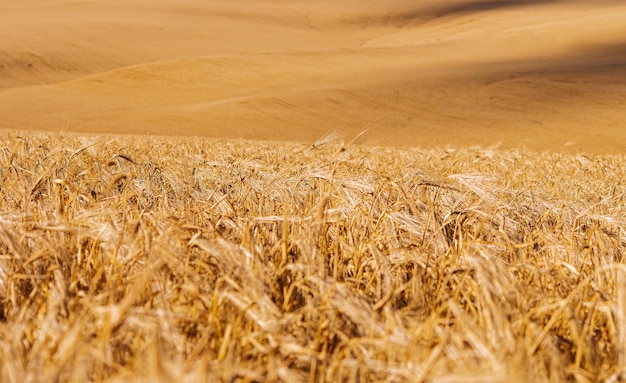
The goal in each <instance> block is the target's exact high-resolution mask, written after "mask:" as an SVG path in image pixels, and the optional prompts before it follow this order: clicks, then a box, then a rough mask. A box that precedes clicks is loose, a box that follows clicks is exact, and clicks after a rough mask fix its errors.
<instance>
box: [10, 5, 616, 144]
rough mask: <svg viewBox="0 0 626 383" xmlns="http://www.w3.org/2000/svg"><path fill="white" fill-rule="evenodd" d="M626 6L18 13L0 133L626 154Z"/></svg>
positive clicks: (17, 8)
mask: <svg viewBox="0 0 626 383" xmlns="http://www.w3.org/2000/svg"><path fill="white" fill-rule="evenodd" d="M625 19H626V4H624V3H623V2H621V1H616V0H615V1H594V2H589V1H578V0H561V1H559V0H550V1H548V0H543V1H542V0H534V1H533V0H481V1H468V0H466V1H454V0H443V1H434V0H428V1H421V2H415V1H408V0H390V1H385V2H378V1H365V2H363V1H356V0H333V1H330V0H321V1H308V0H307V1H303V0H289V1H287V0H270V1H263V2H261V1H251V0H233V1H228V2H224V1H216V0H208V1H207V0H181V1H177V2H176V3H173V2H154V1H147V0H129V1H107V2H105V3H103V2H97V1H53V2H51V1H42V0H28V1H20V2H4V3H3V4H2V5H0V115H1V116H2V119H1V121H0V128H4V129H25V130H31V131H40V130H47V131H52V132H85V133H135V134H153V135H160V134H168V135H192V136H208V137H220V138H256V139H259V138H260V139H280V140H294V141H312V140H314V139H316V138H319V137H320V136H322V135H323V134H325V133H327V132H328V131H330V130H337V131H339V132H342V133H344V134H346V136H347V137H356V136H357V135H359V134H360V133H361V132H365V133H364V134H363V135H361V136H360V138H359V142H360V143H367V144H375V145H394V146H397V145H402V146H423V147H433V146H444V145H451V146H467V145H493V144H496V143H501V144H502V146H503V147H505V148H511V147H517V146H520V145H524V146H528V147H531V148H535V149H553V150H567V149H575V150H582V151H587V152H593V153H604V152H613V153H623V152H624V149H625V148H626V128H625V127H624V121H626V108H625V107H624V100H626V37H625V36H626V23H624V20H625Z"/></svg>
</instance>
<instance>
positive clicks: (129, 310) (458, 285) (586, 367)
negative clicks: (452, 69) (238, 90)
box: [0, 133, 626, 382]
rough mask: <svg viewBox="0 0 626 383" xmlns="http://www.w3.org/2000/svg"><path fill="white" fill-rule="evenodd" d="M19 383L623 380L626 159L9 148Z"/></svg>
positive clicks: (112, 141)
mask: <svg viewBox="0 0 626 383" xmlns="http://www.w3.org/2000/svg"><path fill="white" fill-rule="evenodd" d="M0 142H1V145H0V147H1V148H2V150H0V190H1V194H0V212H1V214H0V380H1V381H2V382H44V381H45V382H54V381H56V382H86V381H98V382H122V381H150V382H153V381H162V382H170V381H175V382H197V381H207V382H458V381H464V382H468V381H470V382H471V381H475V382H510V381H513V382H515V381H518V382H526V381H535V382H560V381H572V382H591V381H608V382H619V381H623V380H624V379H626V350H625V349H624V347H625V346H624V345H626V267H625V266H624V259H623V254H624V252H625V251H626V201H625V198H626V180H624V175H625V172H624V169H626V159H625V158H624V156H621V155H606V156H591V155H585V154H583V153H569V154H566V153H556V152H536V151H531V150H528V149H524V148H519V149H510V150H509V149H499V148H465V149H443V148H442V149H391V148H384V147H363V146H355V145H350V144H348V143H344V142H342V141H341V139H340V137H339V136H331V137H330V139H323V140H320V141H319V142H317V143H315V144H313V145H310V144H309V145H303V144H297V143H279V142H261V141H258V142H253V141H243V140H241V141H237V140H227V141H216V140H210V139H190V138H149V137H139V136H137V137H119V136H98V137H87V136H58V135H39V134H35V133H4V134H2V136H0Z"/></svg>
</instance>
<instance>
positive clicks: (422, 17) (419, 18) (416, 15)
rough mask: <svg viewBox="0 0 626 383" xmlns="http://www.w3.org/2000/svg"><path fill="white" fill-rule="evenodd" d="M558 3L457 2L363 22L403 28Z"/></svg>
mask: <svg viewBox="0 0 626 383" xmlns="http://www.w3.org/2000/svg"><path fill="white" fill-rule="evenodd" d="M559 1H563V0H481V1H458V0H457V1H454V2H446V3H445V4H439V5H436V6H426V7H424V6H421V7H420V6H418V7H415V8H412V9H406V10H402V11H397V12H392V13H387V14H383V15H371V16H369V17H368V18H367V20H366V21H365V22H366V24H367V25H368V26H405V25H409V24H423V23H426V22H428V21H431V20H433V19H437V18H442V17H455V16H462V15H467V14H472V13H480V12H487V11H495V10H499V9H505V8H513V7H525V6H535V5H541V4H548V3H555V2H559Z"/></svg>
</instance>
